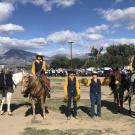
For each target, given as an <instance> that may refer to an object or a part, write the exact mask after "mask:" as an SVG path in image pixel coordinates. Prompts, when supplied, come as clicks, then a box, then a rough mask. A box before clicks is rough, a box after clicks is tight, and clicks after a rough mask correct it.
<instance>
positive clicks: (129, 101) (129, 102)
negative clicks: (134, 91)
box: [128, 96, 132, 115]
mask: <svg viewBox="0 0 135 135" xmlns="http://www.w3.org/2000/svg"><path fill="white" fill-rule="evenodd" d="M128 104H129V114H130V115H131V113H132V110H131V96H129V98H128Z"/></svg>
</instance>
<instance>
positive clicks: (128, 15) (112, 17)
mask: <svg viewBox="0 0 135 135" xmlns="http://www.w3.org/2000/svg"><path fill="white" fill-rule="evenodd" d="M97 10H98V12H99V13H100V14H101V15H103V18H105V19H106V20H107V21H109V22H113V23H114V22H117V23H118V22H119V23H123V24H126V25H127V28H128V30H133V29H135V28H134V24H135V12H134V11H135V7H128V8H125V9H107V10H104V9H97Z"/></svg>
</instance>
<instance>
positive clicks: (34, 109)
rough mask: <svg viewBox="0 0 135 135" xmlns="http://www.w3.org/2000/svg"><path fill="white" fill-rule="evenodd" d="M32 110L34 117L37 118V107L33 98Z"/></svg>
mask: <svg viewBox="0 0 135 135" xmlns="http://www.w3.org/2000/svg"><path fill="white" fill-rule="evenodd" d="M32 111H33V119H35V118H36V113H35V112H36V107H35V101H34V99H32Z"/></svg>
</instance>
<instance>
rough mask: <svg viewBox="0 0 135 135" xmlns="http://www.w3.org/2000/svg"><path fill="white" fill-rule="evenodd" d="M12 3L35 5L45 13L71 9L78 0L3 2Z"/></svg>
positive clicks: (16, 0) (11, 0)
mask: <svg viewBox="0 0 135 135" xmlns="http://www.w3.org/2000/svg"><path fill="white" fill-rule="evenodd" d="M3 1H7V2H10V3H14V4H15V3H21V4H28V3H30V4H33V5H35V6H39V7H42V8H43V10H44V11H51V10H52V9H53V7H64V8H65V7H70V6H73V5H74V4H75V3H76V2H77V0H3Z"/></svg>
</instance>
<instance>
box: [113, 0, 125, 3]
mask: <svg viewBox="0 0 135 135" xmlns="http://www.w3.org/2000/svg"><path fill="white" fill-rule="evenodd" d="M123 1H124V0H115V2H116V3H120V2H123Z"/></svg>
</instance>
